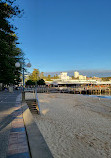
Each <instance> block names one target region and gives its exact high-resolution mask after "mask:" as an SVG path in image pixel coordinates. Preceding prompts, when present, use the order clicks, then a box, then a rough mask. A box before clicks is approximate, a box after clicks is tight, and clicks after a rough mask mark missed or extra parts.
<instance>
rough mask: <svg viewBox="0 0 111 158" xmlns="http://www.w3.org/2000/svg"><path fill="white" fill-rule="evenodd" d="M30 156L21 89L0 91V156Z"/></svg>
mask: <svg viewBox="0 0 111 158" xmlns="http://www.w3.org/2000/svg"><path fill="white" fill-rule="evenodd" d="M21 157H22V158H30V152H29V148H28V142H27V136H26V131H25V126H24V121H23V109H22V104H21V91H20V90H18V91H14V92H12V93H10V92H8V91H1V92H0V158H21Z"/></svg>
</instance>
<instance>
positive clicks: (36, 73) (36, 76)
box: [29, 69, 40, 82]
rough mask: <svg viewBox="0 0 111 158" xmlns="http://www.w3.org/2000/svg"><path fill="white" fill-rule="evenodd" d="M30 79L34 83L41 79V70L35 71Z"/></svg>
mask: <svg viewBox="0 0 111 158" xmlns="http://www.w3.org/2000/svg"><path fill="white" fill-rule="evenodd" d="M29 79H30V80H32V81H34V82H36V81H37V80H39V79H40V77H39V70H38V69H34V70H33V72H32V74H31V75H30V77H29Z"/></svg>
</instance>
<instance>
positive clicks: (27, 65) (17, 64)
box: [15, 58, 31, 101]
mask: <svg viewBox="0 0 111 158" xmlns="http://www.w3.org/2000/svg"><path fill="white" fill-rule="evenodd" d="M25 60H28V61H29V59H28V58H26V59H23V62H22V63H21V64H22V65H20V63H19V62H16V63H15V67H17V68H19V67H20V66H22V78H23V92H22V101H25V92H24V87H25V78H24V71H25V67H31V63H30V61H29V63H27V64H26V63H25Z"/></svg>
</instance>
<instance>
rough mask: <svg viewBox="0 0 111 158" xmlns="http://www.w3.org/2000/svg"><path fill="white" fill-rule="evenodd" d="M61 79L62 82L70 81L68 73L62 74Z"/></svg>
mask: <svg viewBox="0 0 111 158" xmlns="http://www.w3.org/2000/svg"><path fill="white" fill-rule="evenodd" d="M59 78H60V79H61V80H69V79H70V77H69V76H67V72H61V73H60V75H59Z"/></svg>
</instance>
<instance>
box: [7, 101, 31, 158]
mask: <svg viewBox="0 0 111 158" xmlns="http://www.w3.org/2000/svg"><path fill="white" fill-rule="evenodd" d="M22 113H23V112H22V107H21V104H20V102H19V103H18V102H17V104H16V105H15V107H14V112H13V113H12V118H13V119H12V122H11V130H10V135H9V144H8V154H7V158H30V154H29V148H28V143H27V137H26V131H25V127H24V122H23V114H22Z"/></svg>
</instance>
